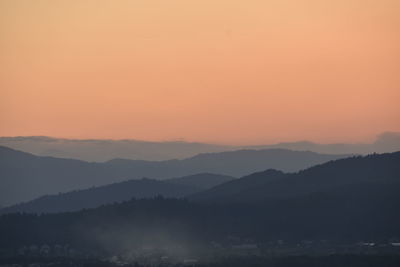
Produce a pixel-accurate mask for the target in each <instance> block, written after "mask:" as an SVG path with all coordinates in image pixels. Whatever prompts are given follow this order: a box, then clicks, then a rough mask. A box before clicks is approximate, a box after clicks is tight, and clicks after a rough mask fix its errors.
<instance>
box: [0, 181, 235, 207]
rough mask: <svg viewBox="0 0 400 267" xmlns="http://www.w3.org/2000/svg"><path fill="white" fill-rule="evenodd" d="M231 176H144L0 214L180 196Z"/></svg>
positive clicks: (44, 198)
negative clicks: (166, 177)
mask: <svg viewBox="0 0 400 267" xmlns="http://www.w3.org/2000/svg"><path fill="white" fill-rule="evenodd" d="M232 179H234V178H233V177H230V176H224V175H217V174H209V173H204V174H196V175H190V176H185V177H178V178H172V179H167V180H164V181H159V180H153V179H148V178H143V179H139V180H129V181H124V182H120V183H114V184H110V185H104V186H100V187H93V188H88V189H84V190H77V191H71V192H67V193H60V194H57V195H46V196H42V197H39V198H37V199H34V200H32V201H28V202H25V203H20V204H17V205H13V206H10V207H7V208H4V209H0V214H5V213H13V212H25V213H56V212H68V211H78V210H81V209H88V208H96V207H99V206H101V205H105V204H111V203H117V202H123V201H128V200H130V199H132V198H137V199H141V198H154V197H156V196H163V197H174V198H181V197H184V196H187V195H191V194H193V193H196V192H200V191H202V190H205V189H209V188H211V187H213V186H215V185H218V184H221V183H223V182H225V181H230V180H232Z"/></svg>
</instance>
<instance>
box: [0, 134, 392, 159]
mask: <svg viewBox="0 0 400 267" xmlns="http://www.w3.org/2000/svg"><path fill="white" fill-rule="evenodd" d="M0 146H6V147H10V148H13V149H16V150H21V151H24V152H28V153H32V154H35V155H39V156H51V157H58V158H74V159H79V160H84V161H90V162H104V161H107V160H111V159H114V158H126V159H132V160H138V159H139V160H147V161H155V160H171V159H184V158H188V157H192V156H195V155H197V154H200V153H216V152H224V151H234V150H242V149H250V150H254V149H289V150H299V151H313V152H317V153H322V154H370V153H374V152H376V153H387V152H395V151H398V150H400V133H398V132H397V133H396V132H386V133H382V134H380V135H379V136H378V137H377V138H376V140H375V141H374V142H371V143H336V144H318V143H313V142H309V141H300V142H286V143H278V144H270V145H263V144H262V145H253V146H233V145H231V146H228V145H217V144H205V143H195V142H185V141H168V142H148V141H139V140H130V139H126V140H108V139H82V140H80V139H65V138H52V137H46V136H19V137H0Z"/></svg>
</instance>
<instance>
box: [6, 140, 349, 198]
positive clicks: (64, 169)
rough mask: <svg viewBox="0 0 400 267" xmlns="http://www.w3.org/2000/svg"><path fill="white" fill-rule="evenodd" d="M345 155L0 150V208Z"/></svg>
mask: <svg viewBox="0 0 400 267" xmlns="http://www.w3.org/2000/svg"><path fill="white" fill-rule="evenodd" d="M345 156H346V155H324V154H317V153H312V152H299V151H290V150H245V151H243V150H242V151H232V152H223V153H210V154H200V155H198V156H195V157H192V158H188V159H184V160H168V161H143V160H124V159H115V160H112V161H108V162H104V163H90V162H85V161H79V160H73V159H60V158H52V157H39V156H35V155H32V154H29V153H25V152H21V151H16V150H13V149H10V148H7V147H0V173H1V176H2V179H1V180H0V205H2V206H9V205H12V204H16V203H18V202H21V201H29V200H32V199H34V198H37V197H39V196H42V195H46V194H57V193H59V192H68V191H71V190H78V189H82V188H89V187H91V186H101V185H106V184H111V183H115V182H121V181H126V180H130V179H140V178H142V177H149V178H153V179H166V178H169V177H182V176H188V175H194V174H198V173H217V174H221V175H230V176H234V177H239V176H243V175H246V174H249V173H252V172H256V171H260V170H264V169H267V168H275V169H281V168H282V170H284V171H295V170H299V169H304V168H307V167H310V166H312V165H315V164H319V163H322V162H326V161H329V160H333V159H337V158H341V157H345Z"/></svg>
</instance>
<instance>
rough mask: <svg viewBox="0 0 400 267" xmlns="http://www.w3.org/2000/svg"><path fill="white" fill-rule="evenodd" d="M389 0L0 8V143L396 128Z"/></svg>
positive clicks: (363, 133) (371, 132)
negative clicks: (1, 139)
mask: <svg viewBox="0 0 400 267" xmlns="http://www.w3.org/2000/svg"><path fill="white" fill-rule="evenodd" d="M399 14H400V1H399V0H374V1H369V0H237V1H235V0H201V1H197V0H168V1H166V0H131V1H128V0H108V1H105V0H93V1H90V0H65V1H61V0H36V1H34V0H25V1H23V0H0V136H20V135H47V136H55V137H67V138H110V139H120V138H132V139H141V140H157V141H166V140H178V139H183V140H187V141H200V142H213V143H224V144H260V143H273V142H280V141H296V140H311V141H316V142H323V143H329V142H366V141H370V140H372V139H373V137H374V136H375V135H377V134H379V133H381V132H384V131H400V15H399Z"/></svg>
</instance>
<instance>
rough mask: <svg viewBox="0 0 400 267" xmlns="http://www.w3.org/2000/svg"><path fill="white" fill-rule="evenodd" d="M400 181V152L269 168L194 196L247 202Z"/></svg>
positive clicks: (203, 199) (197, 198) (196, 198)
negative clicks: (292, 169) (298, 168)
mask: <svg viewBox="0 0 400 267" xmlns="http://www.w3.org/2000/svg"><path fill="white" fill-rule="evenodd" d="M398 183H400V152H396V153H391V154H382V155H378V154H374V155H369V156H364V157H362V156H357V157H351V158H346V159H339V160H335V161H330V162H328V163H325V164H321V165H318V166H314V167H311V168H309V169H306V170H303V171H300V172H298V173H288V174H285V173H282V172H280V171H276V170H267V171H264V172H259V173H254V174H251V175H248V176H245V177H243V178H240V179H237V180H233V181H230V182H227V183H224V184H221V185H219V186H216V187H214V188H211V189H209V190H206V191H203V192H200V193H197V194H195V195H193V196H191V199H192V200H196V201H216V202H218V201H223V202H247V201H250V202H251V201H262V200H268V199H276V198H278V199H281V198H293V197H298V196H301V195H307V194H313V193H322V192H324V193H326V192H330V191H331V190H338V189H343V190H344V188H346V186H352V188H356V186H362V187H374V186H376V185H392V184H393V185H396V186H397V184H398Z"/></svg>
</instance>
